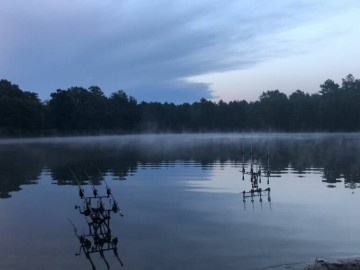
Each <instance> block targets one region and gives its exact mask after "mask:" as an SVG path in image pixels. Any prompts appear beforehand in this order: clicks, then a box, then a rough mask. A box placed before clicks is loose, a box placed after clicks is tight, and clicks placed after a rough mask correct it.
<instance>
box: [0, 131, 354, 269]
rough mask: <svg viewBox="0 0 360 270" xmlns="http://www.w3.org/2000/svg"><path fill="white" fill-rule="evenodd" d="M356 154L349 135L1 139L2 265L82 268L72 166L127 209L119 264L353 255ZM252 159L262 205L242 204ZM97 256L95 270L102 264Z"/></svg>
mask: <svg viewBox="0 0 360 270" xmlns="http://www.w3.org/2000/svg"><path fill="white" fill-rule="evenodd" d="M251 149H252V155H251ZM359 150H360V134H355V133H354V134H265V133H264V134H250V133H246V134H155V135H136V136H131V135H129V136H100V137H74V138H71V137H67V138H42V139H23V140H13V139H11V140H0V169H1V170H0V198H1V199H0V209H1V211H2V213H3V222H2V224H1V225H0V230H1V232H2V233H3V235H4V236H3V237H2V240H1V242H2V243H1V246H2V247H1V248H0V249H1V250H0V251H1V253H0V254H1V255H0V258H1V264H0V266H2V268H3V269H23V267H25V265H26V268H27V269H42V268H44V269H64V268H67V269H91V264H90V263H89V261H88V260H87V258H86V256H85V255H84V254H83V255H82V256H75V252H77V251H78V248H79V242H78V239H77V238H76V237H75V236H74V233H73V229H72V227H71V225H70V224H69V221H68V219H71V220H72V221H73V223H74V224H75V225H76V226H77V227H78V228H79V231H81V230H82V231H84V230H86V226H85V227H84V224H86V223H84V218H83V217H81V216H80V215H79V214H78V213H77V211H75V210H74V205H79V204H80V203H81V200H80V198H79V197H78V183H77V182H76V181H75V179H74V177H73V175H72V172H71V171H73V172H74V174H75V175H76V178H77V180H78V181H79V183H80V184H81V186H82V187H83V188H84V190H85V193H91V190H92V184H91V182H89V178H90V179H92V180H93V181H92V183H93V184H94V185H95V186H96V187H97V188H98V189H99V191H102V192H104V191H105V182H104V179H105V180H106V183H107V184H108V185H109V186H110V187H111V189H112V191H113V194H114V197H116V199H117V201H118V202H119V205H120V207H121V209H122V211H123V212H124V217H120V216H114V217H112V220H111V222H112V233H113V234H114V235H116V236H117V237H118V238H119V246H118V250H119V254H120V257H121V259H122V260H123V261H124V264H125V266H124V269H169V268H170V269H180V268H181V269H183V268H184V267H186V268H190V269H219V268H223V269H239V267H240V268H242V269H259V268H262V267H263V268H264V267H265V268H266V267H269V266H272V265H280V266H278V268H279V269H283V268H281V267H284V266H283V265H284V264H289V265H291V267H293V268H294V269H295V268H296V267H300V266H299V265H302V264H305V263H306V262H311V261H313V260H314V259H315V258H316V257H321V256H322V257H326V258H336V257H348V256H356V255H357V252H358V250H359V248H360V243H358V242H359V241H358V239H356V237H354V235H356V232H357V228H358V227H359V226H360V215H358V214H357V213H355V212H354V213H352V212H351V211H344V209H349V208H350V209H351V208H353V207H354V206H355V205H357V204H358V203H359V200H360V197H359V194H358V190H357V187H358V185H359V183H360V177H359V176H360V151H359ZM243 152H244V154H243ZM268 153H269V154H270V158H269V160H268V159H267V154H268ZM251 157H252V159H253V165H254V168H255V167H256V168H257V169H258V168H261V169H262V170H263V171H266V170H267V169H269V171H270V176H271V177H269V178H267V177H265V176H262V179H261V182H260V183H259V187H260V188H262V189H266V188H270V189H271V193H270V197H271V198H270V201H268V197H267V195H264V196H263V197H262V200H260V198H259V197H255V198H253V200H252V199H251V198H246V199H245V200H244V199H243V196H242V192H243V191H249V190H250V189H251V185H252V184H251V182H250V179H249V175H248V174H244V175H243V174H242V167H245V168H246V172H248V171H249V170H250V165H251V163H252V162H251ZM99 171H100V172H102V175H100V174H99ZM31 239H34V240H31ZM23 241H25V243H24V244H23V245H21V246H19V245H18V243H19V242H23ZM5 247H6V248H5ZM50 247H51V248H50ZM189 250H191V252H190V251H189ZM98 257H99V256H97V257H96V256H94V260H95V262H96V263H95V265H96V269H106V264H105V263H104V262H103V261H102V260H101V258H100V259H99V258H98ZM107 258H109V261H111V266H112V268H119V267H120V266H119V264H118V263H117V262H116V260H115V259H114V258H113V256H112V255H107ZM26 262H27V263H26ZM296 262H300V263H301V264H299V265H298V266H296V265H297V264H296Z"/></svg>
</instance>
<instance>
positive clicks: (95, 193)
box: [84, 170, 98, 198]
mask: <svg viewBox="0 0 360 270" xmlns="http://www.w3.org/2000/svg"><path fill="white" fill-rule="evenodd" d="M84 173H85V175H86V177H87V178H88V179H89V182H90V183H91V186H92V191H93V195H94V197H95V198H96V197H97V196H98V191H97V189H96V187H95V184H94V182H93V181H92V179H91V177H90V176H89V175H88V174H87V172H86V171H85V170H84Z"/></svg>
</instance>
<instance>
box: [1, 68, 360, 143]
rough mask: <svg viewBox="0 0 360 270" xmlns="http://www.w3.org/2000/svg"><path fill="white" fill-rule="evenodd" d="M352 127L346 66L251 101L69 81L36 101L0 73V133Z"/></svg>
mask: <svg viewBox="0 0 360 270" xmlns="http://www.w3.org/2000/svg"><path fill="white" fill-rule="evenodd" d="M242 130H247V131H249V130H253V131H285V132H303V131H304V132H311V131H329V132H336V131H342V132H351V131H360V80H359V79H355V78H354V76H352V75H351V74H349V75H348V76H346V77H345V78H344V79H342V84H341V86H340V85H339V84H337V83H335V82H334V81H333V80H330V79H328V80H326V81H325V82H324V83H323V84H321V85H320V91H319V92H317V93H315V94H308V93H305V92H303V91H301V90H297V91H295V92H293V93H292V94H290V95H289V96H288V95H286V94H284V93H282V92H280V91H279V90H268V91H265V92H263V93H262V94H261V95H260V97H259V99H258V100H256V101H253V102H248V101H245V100H241V101H239V100H235V101H230V102H224V101H222V100H220V101H218V102H214V101H211V100H207V99H204V98H202V99H201V100H199V101H197V102H194V103H192V104H190V103H183V104H174V103H168V102H165V103H160V102H144V101H143V102H140V103H139V102H137V100H136V99H135V98H134V97H131V96H128V95H127V94H126V93H125V92H124V91H123V90H120V91H117V92H114V93H112V94H111V95H110V96H109V97H107V96H105V94H104V93H103V92H102V90H101V89H100V88H99V87H97V86H91V87H89V88H87V89H86V88H83V87H70V88H68V89H66V90H62V89H58V90H56V91H55V92H53V93H51V95H50V99H49V100H48V101H41V100H40V99H39V97H38V95H37V94H36V93H33V92H28V91H23V90H21V89H20V88H19V86H18V85H16V84H13V83H11V82H10V81H8V80H0V136H32V135H74V134H100V133H105V134H118V133H138V132H236V131H242Z"/></svg>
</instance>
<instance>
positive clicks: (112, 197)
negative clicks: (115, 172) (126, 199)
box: [98, 168, 124, 217]
mask: <svg viewBox="0 0 360 270" xmlns="http://www.w3.org/2000/svg"><path fill="white" fill-rule="evenodd" d="M98 171H99V174H100V176H101V177H102V178H103V181H104V183H105V187H106V194H107V195H108V197H111V199H112V200H113V205H112V207H111V210H112V211H113V212H114V213H117V212H119V213H120V216H122V217H123V216H124V215H123V213H122V212H121V210H120V208H119V205H118V203H117V202H116V200H115V198H114V195H113V194H112V193H111V189H110V187H109V186H108V184H107V183H106V180H105V177H103V175H102V173H101V171H100V169H99V168H98Z"/></svg>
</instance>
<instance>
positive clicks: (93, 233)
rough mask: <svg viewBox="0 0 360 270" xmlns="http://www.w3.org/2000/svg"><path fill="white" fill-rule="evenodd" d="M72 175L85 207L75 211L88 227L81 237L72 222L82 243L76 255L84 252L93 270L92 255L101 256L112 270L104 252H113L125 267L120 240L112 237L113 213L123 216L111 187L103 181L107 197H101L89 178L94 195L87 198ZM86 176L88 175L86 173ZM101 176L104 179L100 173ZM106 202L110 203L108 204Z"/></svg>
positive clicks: (94, 268) (78, 207)
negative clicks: (119, 246)
mask: <svg viewBox="0 0 360 270" xmlns="http://www.w3.org/2000/svg"><path fill="white" fill-rule="evenodd" d="M71 173H72V174H73V176H74V179H75V180H76V182H77V184H78V187H79V197H80V198H81V200H82V201H83V206H82V207H81V206H75V209H78V210H79V212H80V214H81V215H83V216H84V217H85V220H86V223H87V226H88V232H87V233H86V234H85V233H84V234H81V235H79V234H78V230H77V228H76V227H75V225H74V224H73V222H72V221H70V222H71V224H72V226H73V228H74V232H75V235H76V237H77V238H78V239H79V242H80V248H79V252H78V253H76V254H75V255H76V256H78V255H80V254H81V251H83V252H84V254H85V256H86V258H87V259H88V260H89V262H90V263H91V266H92V269H93V270H96V267H95V264H94V262H93V260H92V258H91V255H92V254H100V256H101V258H102V260H103V261H104V262H105V264H106V267H107V269H110V265H109V263H108V261H107V260H106V257H105V253H104V252H106V251H112V252H113V254H114V255H115V257H116V258H117V260H118V261H119V263H120V265H121V266H124V264H123V262H122V261H121V259H120V257H119V254H118V250H117V244H118V238H117V237H113V236H112V234H111V227H110V220H111V213H120V215H121V216H123V215H122V213H121V211H120V208H119V206H118V203H117V202H116V200H115V198H114V197H113V195H112V193H111V189H110V187H109V186H108V185H107V183H106V182H105V179H103V181H104V182H105V185H106V186H105V188H106V195H99V194H98V190H97V188H96V187H95V185H94V181H93V179H91V178H90V177H89V176H88V177H89V178H88V180H89V182H90V183H91V184H92V195H91V196H85V193H84V189H83V188H82V187H81V185H80V182H79V181H78V179H77V177H76V175H75V174H74V173H73V172H72V171H71ZM85 174H86V175H87V173H86V172H85ZM99 175H100V176H101V177H102V175H101V173H100V172H99ZM106 201H108V203H107V204H106Z"/></svg>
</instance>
